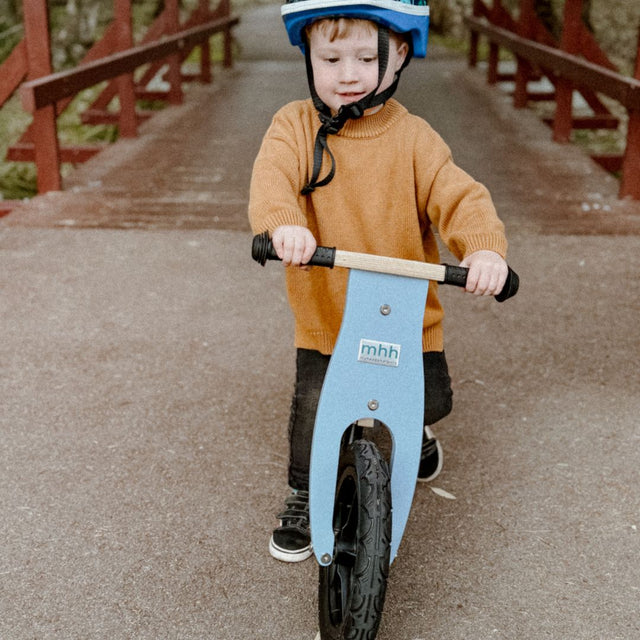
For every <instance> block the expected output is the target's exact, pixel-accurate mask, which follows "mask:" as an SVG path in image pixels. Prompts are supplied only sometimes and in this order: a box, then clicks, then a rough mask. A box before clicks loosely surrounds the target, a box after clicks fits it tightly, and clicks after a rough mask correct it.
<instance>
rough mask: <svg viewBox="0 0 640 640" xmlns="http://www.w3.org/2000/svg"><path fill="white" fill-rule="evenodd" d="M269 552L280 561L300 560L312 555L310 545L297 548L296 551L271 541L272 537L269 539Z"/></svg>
mask: <svg viewBox="0 0 640 640" xmlns="http://www.w3.org/2000/svg"><path fill="white" fill-rule="evenodd" d="M269 553H270V554H271V555H272V556H273V557H274V558H275V559H276V560H280V561H281V562H302V561H304V560H306V559H307V558H310V557H311V556H312V555H313V549H312V548H311V545H309V546H307V547H303V548H302V549H298V551H289V550H287V549H282V548H281V547H279V546H278V545H276V544H275V543H274V541H273V537H272V538H271V540H269Z"/></svg>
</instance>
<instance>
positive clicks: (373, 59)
mask: <svg viewBox="0 0 640 640" xmlns="http://www.w3.org/2000/svg"><path fill="white" fill-rule="evenodd" d="M377 59H378V57H377V56H361V57H360V60H362V62H366V63H369V62H376V60H377Z"/></svg>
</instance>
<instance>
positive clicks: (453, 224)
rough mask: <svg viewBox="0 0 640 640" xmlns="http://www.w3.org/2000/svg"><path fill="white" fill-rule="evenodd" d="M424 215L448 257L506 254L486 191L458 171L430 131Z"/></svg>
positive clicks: (439, 141)
mask: <svg viewBox="0 0 640 640" xmlns="http://www.w3.org/2000/svg"><path fill="white" fill-rule="evenodd" d="M429 137H430V138H431V140H430V141H429V143H428V144H429V147H428V148H429V149H430V151H429V156H430V158H429V164H430V165H431V166H430V168H429V170H428V173H429V174H430V175H432V176H433V179H432V180H431V183H430V185H429V193H428V196H427V205H426V209H427V215H428V217H429V220H430V221H431V223H432V224H433V225H435V226H436V227H437V229H438V232H439V234H440V237H441V238H442V241H443V242H444V243H445V245H446V246H447V248H448V249H449V250H450V251H451V253H452V254H453V255H454V256H455V257H456V258H458V259H459V260H462V259H463V258H464V257H465V256H467V255H469V254H471V253H473V252H474V251H479V250H483V249H484V250H489V251H495V252H496V253H498V254H500V255H501V256H502V257H505V255H506V252H507V239H506V236H505V232H504V225H503V223H502V221H501V220H500V218H499V217H498V214H497V212H496V209H495V206H494V204H493V201H492V199H491V195H490V194H489V191H488V189H487V188H486V187H485V186H484V185H482V184H480V183H479V182H477V181H476V180H474V179H473V178H472V177H471V176H470V175H469V174H468V173H466V172H465V171H464V170H463V169H461V168H460V167H458V166H457V165H456V164H455V163H454V161H453V158H452V156H451V151H450V149H449V147H448V146H447V145H446V143H445V142H444V141H443V140H442V139H441V138H440V136H438V134H437V133H435V132H434V131H433V130H431V131H430V136H429Z"/></svg>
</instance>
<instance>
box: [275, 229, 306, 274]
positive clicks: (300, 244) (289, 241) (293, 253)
mask: <svg viewBox="0 0 640 640" xmlns="http://www.w3.org/2000/svg"><path fill="white" fill-rule="evenodd" d="M271 242H272V243H273V248H274V249H275V250H276V253H277V254H278V258H280V259H281V260H282V263H283V264H284V265H285V266H286V267H288V266H290V265H291V266H293V267H300V266H302V265H305V264H306V263H307V262H309V260H311V256H312V255H313V254H314V252H315V250H316V247H317V243H316V239H315V238H314V237H313V234H312V233H311V231H309V229H307V228H306V227H299V226H294V225H286V226H282V227H277V228H276V230H275V231H274V232H273V235H272V236H271Z"/></svg>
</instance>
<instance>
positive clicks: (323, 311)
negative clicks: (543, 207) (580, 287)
mask: <svg viewBox="0 0 640 640" xmlns="http://www.w3.org/2000/svg"><path fill="white" fill-rule="evenodd" d="M318 128H319V120H318V116H317V112H316V110H315V108H314V107H313V104H312V102H311V100H301V101H296V102H292V103H290V104H288V105H286V106H285V107H283V108H282V109H281V110H280V111H278V113H277V114H276V115H275V116H274V118H273V121H272V123H271V126H270V127H269V129H268V131H267V133H266V134H265V137H264V140H263V142H262V146H261V149H260V152H259V153H258V156H257V158H256V161H255V164H254V168H253V175H252V180H251V191H250V201H249V220H250V222H251V226H252V229H253V231H254V233H262V232H263V231H265V230H266V231H269V232H273V230H274V229H275V228H276V227H278V226H280V225H301V226H305V227H307V228H309V229H310V230H311V232H312V233H313V235H314V236H315V238H316V240H317V241H318V244H320V245H326V246H335V247H338V248H339V249H343V250H347V251H359V252H363V253H373V254H377V255H382V256H391V257H398V258H406V259H410V260H422V261H427V262H438V261H439V255H438V248H437V244H436V239H435V237H434V231H433V228H436V229H437V230H438V233H439V235H440V237H441V239H442V241H443V242H444V243H445V244H446V246H447V247H448V248H449V250H450V251H451V252H452V253H453V254H454V255H455V256H456V257H457V258H458V259H460V260H461V259H462V258H464V257H465V256H466V255H468V254H470V253H473V252H474V251H477V250H480V249H488V250H491V251H495V252H497V253H499V254H500V255H502V256H503V257H504V256H505V254H506V249H507V241H506V238H505V235H504V227H503V225H502V223H501V221H500V220H499V218H498V216H497V214H496V211H495V208H494V206H493V203H492V201H491V197H490V195H489V192H488V191H487V189H486V188H485V187H484V186H482V185H481V184H480V183H478V182H476V181H475V180H473V179H472V178H471V177H470V176H469V175H468V174H467V173H465V172H464V171H463V170H462V169H460V168H459V167H457V166H456V165H455V164H454V163H453V160H452V158H451V153H450V150H449V148H448V147H447V145H446V144H445V143H444V141H443V140H442V138H440V136H439V135H438V134H437V133H436V132H435V131H434V130H433V129H432V128H431V127H430V126H429V125H428V124H427V123H426V122H425V121H424V120H423V119H422V118H419V117H417V116H414V115H412V114H410V113H409V112H408V111H407V110H406V109H405V107H403V106H402V105H401V104H400V103H399V102H397V101H396V100H393V99H392V100H389V101H388V102H387V103H386V104H385V106H384V107H383V108H382V109H381V110H380V111H379V112H378V113H376V114H373V115H369V116H365V117H363V118H361V119H360V120H350V121H348V122H347V124H346V125H345V127H344V128H343V129H342V131H340V133H339V134H337V135H330V136H329V137H328V141H329V148H330V149H331V151H332V153H333V154H334V156H335V160H336V174H335V177H334V178H333V180H332V181H331V182H330V183H329V184H328V185H327V186H324V187H319V188H318V189H316V191H314V192H313V193H311V194H310V195H307V196H302V195H300V190H301V189H302V187H303V186H304V185H305V184H306V183H307V180H308V178H309V176H310V174H311V169H312V167H313V149H314V141H315V136H316V132H317V130H318ZM330 166H331V163H330V161H329V159H328V157H327V156H326V154H325V160H324V163H323V167H322V171H321V174H320V177H321V178H322V177H324V176H325V175H326V173H327V171H328V170H329V167H330ZM286 271H287V273H286V282H287V291H288V297H289V304H290V305H291V308H292V310H293V314H294V318H295V345H296V346H297V347H299V348H303V349H315V350H317V351H321V352H322V353H325V354H327V353H331V352H332V350H333V347H334V345H335V342H336V338H337V336H338V330H339V328H340V322H341V320H342V311H343V308H344V296H345V292H346V282H347V271H346V270H345V269H339V268H336V269H326V268H324V267H313V268H311V269H310V270H308V271H304V270H302V269H298V268H288V269H287V270H286ZM442 317H443V310H442V307H441V305H440V303H439V301H438V297H437V286H436V285H435V283H431V285H430V287H429V295H428V298H427V306H426V309H425V316H424V329H423V340H422V342H423V350H424V351H441V350H442V349H443V335H442Z"/></svg>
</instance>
